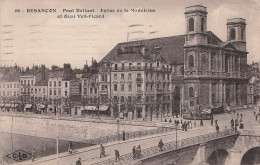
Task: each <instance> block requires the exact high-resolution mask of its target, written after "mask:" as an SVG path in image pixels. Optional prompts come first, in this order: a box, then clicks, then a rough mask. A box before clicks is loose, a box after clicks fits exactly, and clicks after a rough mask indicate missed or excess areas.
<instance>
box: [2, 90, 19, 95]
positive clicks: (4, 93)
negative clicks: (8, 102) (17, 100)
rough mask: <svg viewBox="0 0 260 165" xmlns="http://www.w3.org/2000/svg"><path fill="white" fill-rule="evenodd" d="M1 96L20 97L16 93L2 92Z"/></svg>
mask: <svg viewBox="0 0 260 165" xmlns="http://www.w3.org/2000/svg"><path fill="white" fill-rule="evenodd" d="M0 96H18V92H16V91H3V92H2V91H0Z"/></svg>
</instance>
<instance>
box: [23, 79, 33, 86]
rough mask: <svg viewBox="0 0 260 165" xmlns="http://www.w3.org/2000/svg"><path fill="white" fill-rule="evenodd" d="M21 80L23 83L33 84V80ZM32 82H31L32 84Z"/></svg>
mask: <svg viewBox="0 0 260 165" xmlns="http://www.w3.org/2000/svg"><path fill="white" fill-rule="evenodd" d="M20 82H21V84H28V85H33V80H21V81H20ZM26 82H27V83H26ZM30 82H31V84H30Z"/></svg>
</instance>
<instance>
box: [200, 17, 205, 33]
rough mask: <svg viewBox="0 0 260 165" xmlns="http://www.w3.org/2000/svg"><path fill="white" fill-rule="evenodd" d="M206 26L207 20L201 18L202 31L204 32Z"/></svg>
mask: <svg viewBox="0 0 260 165" xmlns="http://www.w3.org/2000/svg"><path fill="white" fill-rule="evenodd" d="M204 24H205V19H204V18H201V31H202V32H203V31H204Z"/></svg>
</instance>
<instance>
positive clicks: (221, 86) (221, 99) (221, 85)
mask: <svg viewBox="0 0 260 165" xmlns="http://www.w3.org/2000/svg"><path fill="white" fill-rule="evenodd" d="M218 90H219V102H220V103H221V104H223V81H222V80H220V83H219V89H218Z"/></svg>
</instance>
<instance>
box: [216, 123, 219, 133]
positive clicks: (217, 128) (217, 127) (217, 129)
mask: <svg viewBox="0 0 260 165" xmlns="http://www.w3.org/2000/svg"><path fill="white" fill-rule="evenodd" d="M216 131H217V133H219V126H218V124H217V125H216Z"/></svg>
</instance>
